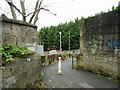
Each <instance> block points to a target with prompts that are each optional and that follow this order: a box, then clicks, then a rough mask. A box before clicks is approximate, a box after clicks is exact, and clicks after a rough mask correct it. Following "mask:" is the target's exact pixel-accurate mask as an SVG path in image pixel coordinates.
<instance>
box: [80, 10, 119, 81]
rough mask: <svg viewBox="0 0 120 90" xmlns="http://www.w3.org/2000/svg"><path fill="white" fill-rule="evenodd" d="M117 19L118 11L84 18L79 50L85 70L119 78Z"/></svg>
mask: <svg viewBox="0 0 120 90" xmlns="http://www.w3.org/2000/svg"><path fill="white" fill-rule="evenodd" d="M118 21H119V20H118V11H111V12H108V13H104V14H101V15H98V16H95V17H90V18H87V19H85V20H84V23H83V27H82V28H81V33H80V50H81V52H82V53H83V56H81V58H82V59H83V63H84V69H85V70H89V71H92V72H96V73H98V74H104V75H106V76H110V77H112V78H115V79H119V78H120V73H119V67H118V66H119V65H120V62H119V58H120V41H119V39H118V36H119V35H118V31H119V30H118V26H119V25H118Z"/></svg>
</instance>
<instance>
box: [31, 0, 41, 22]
mask: <svg viewBox="0 0 120 90" xmlns="http://www.w3.org/2000/svg"><path fill="white" fill-rule="evenodd" d="M42 2H43V0H41V1H40V3H39V5H38V7H37V10H39V11H38V12H36V16H35V19H34V23H33V24H36V22H37V20H38V15H39V12H40V8H41V4H42Z"/></svg>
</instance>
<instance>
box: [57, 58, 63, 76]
mask: <svg viewBox="0 0 120 90" xmlns="http://www.w3.org/2000/svg"><path fill="white" fill-rule="evenodd" d="M58 74H59V75H62V70H61V57H58Z"/></svg>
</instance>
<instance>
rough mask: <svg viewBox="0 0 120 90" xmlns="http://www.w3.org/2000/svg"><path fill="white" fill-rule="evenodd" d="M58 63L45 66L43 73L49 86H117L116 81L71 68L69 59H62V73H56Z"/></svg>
mask: <svg viewBox="0 0 120 90" xmlns="http://www.w3.org/2000/svg"><path fill="white" fill-rule="evenodd" d="M57 70H58V63H56V64H53V65H50V66H48V67H45V68H44V69H43V71H42V72H43V75H44V79H45V81H46V82H47V83H48V86H49V88H118V83H117V82H114V81H111V80H107V79H106V78H103V77H99V76H96V75H94V74H92V73H89V72H87V71H80V70H79V71H78V70H76V69H72V65H71V59H70V58H68V59H67V60H65V61H62V73H63V74H62V75H58V74H57Z"/></svg>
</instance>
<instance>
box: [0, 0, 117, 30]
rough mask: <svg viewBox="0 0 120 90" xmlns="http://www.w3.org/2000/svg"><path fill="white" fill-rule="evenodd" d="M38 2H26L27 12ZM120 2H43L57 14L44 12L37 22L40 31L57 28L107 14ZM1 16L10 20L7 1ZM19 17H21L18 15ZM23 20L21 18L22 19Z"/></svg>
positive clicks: (100, 0)
mask: <svg viewBox="0 0 120 90" xmlns="http://www.w3.org/2000/svg"><path fill="white" fill-rule="evenodd" d="M13 1H14V2H15V5H17V6H18V7H20V5H19V0H13ZM35 1H36V0H26V1H25V2H26V3H25V4H26V9H27V12H28V13H29V12H31V11H32V10H33V9H34V6H35ZM118 2H119V0H43V3H42V6H46V8H48V9H50V10H51V12H52V13H56V14H57V15H56V16H54V15H52V14H50V13H49V12H47V11H44V10H42V11H41V12H40V14H39V20H38V21H37V26H38V29H40V28H42V27H44V26H46V27H49V26H51V25H52V26H57V25H58V24H60V23H65V22H69V21H70V20H72V21H74V20H75V18H76V17H78V18H79V19H80V18H81V17H82V16H83V17H85V18H86V17H88V16H94V15H95V13H100V12H101V11H105V12H107V11H108V9H110V10H111V9H112V6H118ZM0 11H1V12H0V14H2V13H5V14H6V15H7V16H8V17H9V18H11V14H10V13H9V11H10V10H9V6H8V4H7V3H6V2H5V0H1V1H0ZM18 17H20V15H19V14H18ZM20 18H21V17H20Z"/></svg>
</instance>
